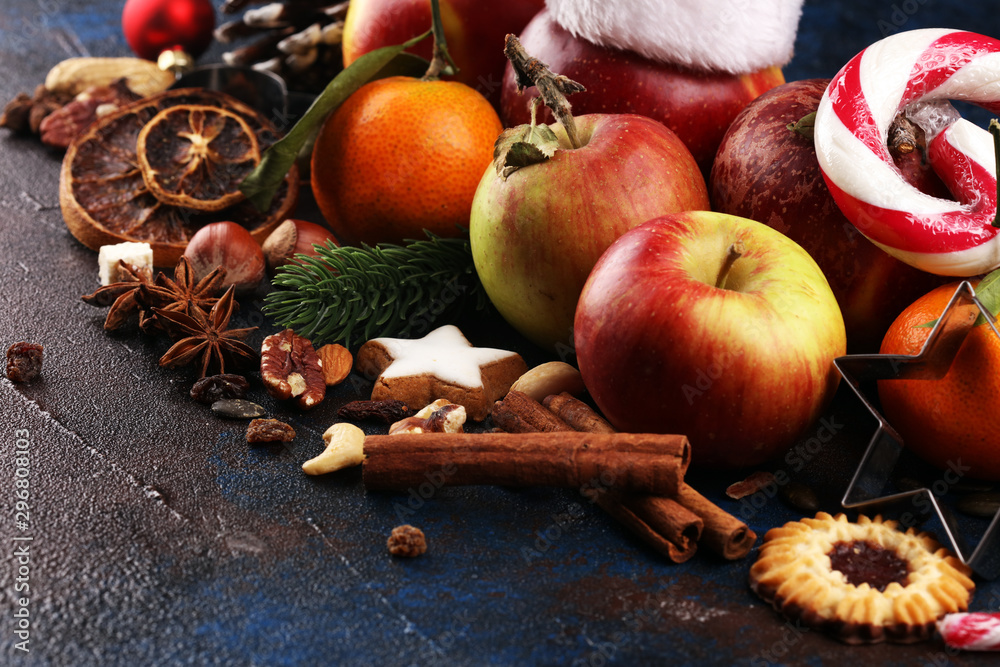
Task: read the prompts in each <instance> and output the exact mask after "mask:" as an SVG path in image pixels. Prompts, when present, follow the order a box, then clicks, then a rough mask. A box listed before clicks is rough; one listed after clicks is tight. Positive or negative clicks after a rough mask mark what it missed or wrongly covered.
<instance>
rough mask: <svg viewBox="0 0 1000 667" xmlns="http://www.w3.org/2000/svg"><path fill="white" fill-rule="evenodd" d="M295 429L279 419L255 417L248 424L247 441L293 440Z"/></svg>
mask: <svg viewBox="0 0 1000 667" xmlns="http://www.w3.org/2000/svg"><path fill="white" fill-rule="evenodd" d="M294 439H295V429H294V428H292V427H291V426H289V425H288V424H286V423H285V422H283V421H280V420H278V419H254V420H253V421H251V422H250V425H249V426H247V442H250V443H258V442H291V441H292V440H294Z"/></svg>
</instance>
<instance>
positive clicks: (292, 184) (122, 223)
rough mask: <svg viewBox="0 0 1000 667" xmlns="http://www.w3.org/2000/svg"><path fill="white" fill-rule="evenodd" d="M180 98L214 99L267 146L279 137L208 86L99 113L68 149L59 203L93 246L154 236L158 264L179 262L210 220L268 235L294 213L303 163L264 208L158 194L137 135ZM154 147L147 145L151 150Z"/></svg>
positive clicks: (211, 102) (206, 102)
mask: <svg viewBox="0 0 1000 667" xmlns="http://www.w3.org/2000/svg"><path fill="white" fill-rule="evenodd" d="M178 105H203V106H212V107H217V108H221V109H224V110H225V111H228V112H231V113H235V114H237V115H238V116H240V118H242V119H243V120H244V121H246V123H247V124H248V125H249V126H250V127H251V128H253V130H254V134H255V135H256V138H257V142H258V145H259V147H260V149H261V150H264V149H266V148H267V147H269V146H271V145H272V144H273V143H274V142H275V141H276V140H277V133H276V130H275V129H274V126H273V125H271V123H270V122H269V121H268V120H267V119H265V118H264V117H263V116H262V115H260V114H259V113H257V112H256V111H254V110H253V109H251V108H250V107H248V106H246V105H245V104H243V103H241V102H239V101H237V100H236V99H234V98H232V97H230V96H228V95H225V94H223V93H217V92H213V91H208V90H203V89H190V88H188V89H176V90H168V91H166V92H164V93H161V94H159V95H154V96H152V97H148V98H145V99H143V100H140V101H138V102H135V103H133V104H130V105H128V106H127V107H123V108H121V109H119V110H117V111H115V112H113V113H111V114H108V115H107V116H103V117H101V118H99V119H98V120H96V121H95V122H94V123H92V124H91V125H90V126H89V127H88V128H87V129H86V130H85V131H84V132H83V133H82V134H81V135H80V136H79V137H77V138H76V139H75V140H74V141H73V143H72V144H70V146H69V148H68V149H67V150H66V155H65V157H64V158H63V164H62V171H61V173H60V179H59V204H60V207H61V208H62V213H63V218H64V220H65V221H66V226H67V227H68V228H69V230H70V232H72V234H73V235H74V236H75V237H76V238H77V239H78V240H79V241H80V242H81V243H83V244H84V245H85V246H87V247H88V248H91V249H93V250H97V249H98V248H100V247H101V246H102V245H108V244H112V243H118V242H121V241H147V242H148V243H149V244H150V245H151V246H152V247H153V263H154V264H155V265H156V266H174V265H176V264H177V260H178V259H180V256H181V254H182V253H183V252H184V248H185V246H186V245H187V242H188V239H190V238H191V236H192V235H194V233H195V232H196V231H197V230H198V229H200V228H201V227H203V226H204V225H206V224H208V223H210V222H217V221H220V220H229V221H232V222H235V223H237V224H240V225H242V226H244V227H246V228H247V229H248V230H249V231H250V233H251V235H252V236H253V237H254V238H255V239H256V240H257V241H258V242H263V240H264V239H265V238H267V235H268V234H269V233H270V232H271V230H272V229H274V228H275V227H277V226H278V224H279V223H280V222H281V221H282V220H285V219H286V218H288V217H289V215H290V213H291V211H292V209H293V208H294V206H295V202H296V199H297V196H298V181H299V177H298V169H297V167H295V166H293V167H292V169H291V170H290V171H289V172H288V174H287V175H286V176H285V179H284V181H283V182H282V185H281V187H280V188H279V189H278V192H277V194H276V196H275V198H274V200H273V201H272V203H271V206H270V208H269V209H268V210H267V211H263V212H260V211H257V209H256V208H254V206H253V204H251V203H250V202H248V201H245V200H244V201H241V202H239V203H237V204H234V205H232V206H229V207H227V208H224V209H222V210H220V211H216V212H204V211H193V210H191V209H189V208H187V207H184V206H176V205H172V204H168V203H165V202H161V201H160V200H159V199H157V198H156V196H155V195H154V194H153V193H152V192H151V191H150V189H149V188H148V187H147V185H146V182H145V181H144V180H143V177H142V172H141V170H140V168H139V166H138V159H139V158H138V154H137V149H136V143H137V141H136V140H137V138H138V135H139V132H140V131H142V128H143V127H144V126H145V124H146V123H147V122H149V120H151V119H152V118H153V117H154V116H156V115H157V114H158V113H159V112H160V111H162V110H164V109H166V108H169V107H173V106H178ZM150 148H151V147H150V146H148V145H147V147H146V153H147V156H148V154H149V153H150V152H151V151H150ZM154 152H155V151H154Z"/></svg>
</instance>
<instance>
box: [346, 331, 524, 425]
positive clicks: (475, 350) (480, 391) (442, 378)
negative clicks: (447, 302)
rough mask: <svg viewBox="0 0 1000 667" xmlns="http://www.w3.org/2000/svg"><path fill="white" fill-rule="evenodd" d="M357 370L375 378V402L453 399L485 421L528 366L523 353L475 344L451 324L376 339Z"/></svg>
mask: <svg viewBox="0 0 1000 667" xmlns="http://www.w3.org/2000/svg"><path fill="white" fill-rule="evenodd" d="M356 364H357V366H356V367H357V369H358V370H359V371H360V372H361V373H364V374H365V375H367V376H369V377H376V376H377V379H376V380H375V387H374V388H373V389H372V400H383V399H396V400H399V401H403V402H405V403H406V404H407V405H409V406H410V407H411V408H413V409H420V408H421V407H423V406H425V405H427V404H429V403H432V402H434V401H436V400H437V399H439V398H445V399H448V401H450V402H452V403H457V404H458V405H462V406H464V407H465V410H466V412H467V413H468V416H469V418H470V419H473V420H475V421H482V420H484V419H486V417H487V415H489V413H490V409H491V408H492V407H493V403H494V402H495V401H497V400H499V399H501V398H503V397H504V396H505V395H506V394H507V392H508V391H509V390H510V386H511V385H512V384H513V383H514V381H515V380H517V378H519V377H521V375H523V374H524V373H525V372H526V371H527V370H528V368H527V365H526V364H525V362H524V359H522V358H521V355H519V354H517V353H516V352H510V351H507V350H497V349H493V348H486V347H473V346H472V344H471V343H470V342H469V341H468V340H467V339H466V338H465V336H464V335H463V334H462V332H461V331H460V330H459V329H458V327H456V326H453V325H450V324H449V325H446V326H443V327H439V328H437V329H435V330H434V331H432V332H430V333H429V334H427V335H426V336H424V337H423V338H417V339H412V340H411V339H405V338H374V339H372V340H370V341H368V342H367V343H365V344H364V345H362V346H361V349H360V350H358V355H357V360H356Z"/></svg>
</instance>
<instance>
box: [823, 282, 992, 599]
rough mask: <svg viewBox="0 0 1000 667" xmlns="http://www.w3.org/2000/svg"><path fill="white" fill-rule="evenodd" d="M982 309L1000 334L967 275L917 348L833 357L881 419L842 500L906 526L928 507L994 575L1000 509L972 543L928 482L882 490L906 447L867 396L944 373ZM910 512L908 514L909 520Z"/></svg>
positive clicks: (964, 552) (961, 554)
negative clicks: (895, 383)
mask: <svg viewBox="0 0 1000 667" xmlns="http://www.w3.org/2000/svg"><path fill="white" fill-rule="evenodd" d="M980 315H982V316H983V317H985V319H986V325H984V326H989V327H990V328H991V329H992V330H993V333H994V334H996V335H997V336H1000V331H998V330H997V325H996V320H995V319H994V317H993V315H992V314H991V313H990V312H989V310H988V309H987V308H986V307H984V306H983V304H982V303H981V302H980V301H979V299H978V298H977V297H976V293H975V290H974V289H973V287H972V284H971V283H969V282H968V281H963V282H962V283H961V284H960V285H959V286H958V288H957V289H956V290H955V294H954V295H953V296H952V297H951V299H950V300H949V302H948V305H947V306H946V307H945V310H944V312H943V313H942V314H941V317H940V318H939V319H938V321H937V323H936V324H935V325H934V327H933V329H932V330H931V333H930V336H929V337H928V338H927V341H926V342H925V343H924V346H923V348H922V349H921V350H920V352H919V353H918V354H916V355H912V356H907V355H892V354H855V355H847V356H843V357H838V358H836V359H834V361H833V363H834V366H835V367H836V368H837V370H838V371H839V372H840V375H841V377H843V378H844V381H846V382H847V384H848V385H849V386H850V387H851V389H852V390H854V393H855V394H856V395H857V396H858V398H860V399H861V402H862V403H864V405H865V407H867V408H868V410H869V411H870V412H871V414H872V415H873V416H874V417H875V419H876V420H877V421H878V429H877V430H876V431H875V435H874V436H872V439H871V442H870V443H869V444H868V447H867V449H866V450H865V453H864V455H863V456H862V457H861V462H860V464H859V465H858V467H857V469H856V471H855V473H854V476H853V477H852V478H851V481H850V483H849V484H848V485H847V490H846V491H845V492H844V496H843V498H842V499H841V505H842V506H843V507H844V508H845V509H850V510H862V509H865V510H872V509H873V510H877V511H879V512H881V513H883V514H884V515H888V516H893V515H896V516H901V517H903V519H901V520H900V523H901V524H902V525H903V527H906V524H907V523H908V522H909V523H911V525H912V523H915V516H916V515H917V514H920V515H925V514H927V513H928V508H930V512H932V513H933V515H936V516H937V519H938V520H939V521H940V523H941V526H942V527H943V529H944V531H945V533H946V534H947V537H948V541H949V542H950V544H951V548H952V550H953V551H954V552H955V554H956V555H957V556H958V558H959V559H961V561H962V562H963V563H965V564H966V565H968V566H969V567H970V568H972V570H973V571H974V572H976V574H978V575H980V576H982V577H983V578H985V579H990V580H992V579H995V578H997V576H1000V548H998V547H1000V527H998V525H1000V511H998V512H997V513H996V514H994V515H993V518H992V519H991V520H990V522H989V525H988V526H987V528H986V530H985V532H984V533H983V534H982V536H981V537H980V538H979V541H978V542H977V543H976V544H974V545H973V544H971V543H970V540H968V539H966V537H967V536H965V535H963V534H962V533H961V531H960V530H959V529H958V525H957V522H956V520H955V517H954V516H953V515H952V513H951V510H950V509H949V508H948V507H946V506H944V505H942V504H941V503H940V502H939V499H938V497H937V496H936V495H935V494H934V493H933V492H932V490H931V489H929V488H926V487H925V488H919V489H912V490H906V491H902V492H899V493H891V494H888V495H882V494H883V493H885V489H886V487H887V486H889V483H890V481H891V476H892V473H893V470H894V469H895V467H896V463H897V462H898V460H899V457H900V454H901V453H902V451H903V439H902V438H901V437H900V435H899V433H897V432H896V430H895V429H893V427H892V425H891V424H889V422H888V421H887V420H886V419H885V417H884V416H883V415H882V413H881V412H880V410H879V408H878V407H877V406H876V405H875V404H874V403H873V402H872V401H871V400H869V398H868V396H870V395H877V393H876V394H869V393H868V392H869V391H876V392H877V389H876V388H875V385H874V383H875V382H877V381H878V380H899V379H907V380H910V379H927V380H933V379H938V378H941V377H943V376H944V375H945V373H947V372H948V369H949V368H950V367H951V364H952V362H953V361H954V359H955V356H956V355H957V354H958V350H959V348H960V347H961V346H962V343H963V342H964V341H965V338H966V336H968V334H969V332H971V331H972V329H973V327H974V326H975V324H976V322H977V320H978V319H979V317H980ZM998 439H1000V434H998ZM998 447H1000V442H998ZM917 509H919V510H920V512H917V511H916V510H917ZM907 512H909V520H906V519H907Z"/></svg>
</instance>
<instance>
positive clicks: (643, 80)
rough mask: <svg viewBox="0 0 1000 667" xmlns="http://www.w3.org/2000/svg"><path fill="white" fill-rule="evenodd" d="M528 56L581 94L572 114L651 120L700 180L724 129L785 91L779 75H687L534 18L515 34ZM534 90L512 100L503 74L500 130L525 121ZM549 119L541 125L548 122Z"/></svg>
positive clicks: (513, 88)
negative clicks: (685, 153) (774, 92)
mask: <svg viewBox="0 0 1000 667" xmlns="http://www.w3.org/2000/svg"><path fill="white" fill-rule="evenodd" d="M520 39H521V43H522V44H523V45H524V48H525V49H526V50H527V51H528V53H531V54H532V55H533V56H535V57H536V58H538V59H539V60H541V61H542V62H543V63H545V64H546V65H548V66H549V68H550V69H552V71H554V72H559V73H560V74H563V75H565V76H568V77H569V78H570V79H573V80H575V81H579V82H580V83H582V84H583V85H584V86H585V87H586V88H587V90H586V91H584V92H581V93H578V94H576V95H574V96H573V111H574V113H578V114H589V113H635V114H639V115H642V116H649V117H650V118H654V119H656V120H658V121H660V122H662V123H663V124H664V125H666V126H667V127H669V128H670V129H671V130H673V131H674V132H675V133H676V134H677V136H679V137H680V138H681V140H682V141H683V142H684V144H685V145H686V146H687V147H688V149H689V150H690V151H691V153H692V154H693V155H694V157H695V160H697V162H698V165H699V166H700V167H701V170H702V172H703V173H704V174H705V175H706V176H707V175H708V172H709V170H710V169H711V167H712V159H713V158H714V157H715V151H716V148H717V147H718V145H719V141H721V139H722V135H723V134H724V133H725V131H726V128H727V127H729V124H730V123H731V122H732V120H733V118H735V117H736V114H738V113H739V112H740V111H741V110H742V109H743V107H745V106H746V105H747V104H748V103H749V102H750V101H751V100H753V99H754V98H756V97H757V96H759V95H760V94H761V93H763V92H764V91H766V90H769V89H771V88H773V87H774V86H777V85H778V84H781V83H784V81H785V79H784V75H783V74H782V72H781V70H780V69H779V68H778V67H767V68H764V69H761V70H758V71H756V72H752V73H749V74H742V75H736V74H728V73H725V72H709V71H702V70H693V69H686V68H683V67H680V66H677V65H671V64H665V63H660V62H656V61H653V60H650V59H648V58H645V57H643V56H640V55H638V54H636V53H632V52H629V51H622V50H619V49H612V48H605V47H601V46H597V45H595V44H592V43H590V42H587V41H586V40H584V39H582V38H579V37H575V36H573V35H572V34H571V33H570V32H569V31H567V30H566V29H564V28H563V27H561V26H560V25H559V24H558V23H556V22H555V20H553V18H552V16H551V15H550V13H549V12H548V10H546V11H543V12H540V13H539V14H538V15H537V16H535V18H533V19H532V20H531V22H530V23H529V24H528V25H527V26H526V27H525V28H524V30H523V31H522V32H521V33H520ZM536 94H537V93H536V91H535V90H534V89H533V88H529V89H528V90H527V91H525V92H524V93H523V94H518V91H517V83H516V81H515V78H514V71H513V69H512V68H511V67H510V66H508V67H507V70H506V71H505V72H504V77H503V90H502V91H501V106H500V117H501V119H502V120H503V122H504V124H505V125H507V126H510V125H517V124H520V123H526V122H528V121H529V119H530V115H531V111H530V107H529V105H530V103H531V98H532V97H533V96H534V95H536ZM550 119H551V116H549V115H543V116H541V117H540V120H543V121H545V122H549V121H550Z"/></svg>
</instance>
